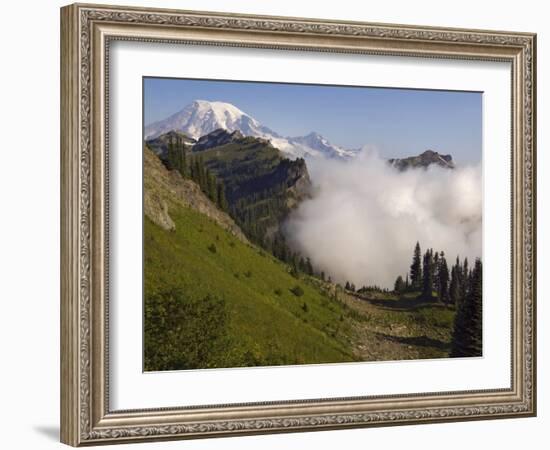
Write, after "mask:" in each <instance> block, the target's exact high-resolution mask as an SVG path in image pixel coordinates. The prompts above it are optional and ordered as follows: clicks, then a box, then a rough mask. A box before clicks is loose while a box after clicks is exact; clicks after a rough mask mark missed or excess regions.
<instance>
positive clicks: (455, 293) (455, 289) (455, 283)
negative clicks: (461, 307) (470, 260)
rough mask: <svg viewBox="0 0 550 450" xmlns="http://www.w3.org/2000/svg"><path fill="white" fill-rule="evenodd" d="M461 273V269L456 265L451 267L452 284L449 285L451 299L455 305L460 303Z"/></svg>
mask: <svg viewBox="0 0 550 450" xmlns="http://www.w3.org/2000/svg"><path fill="white" fill-rule="evenodd" d="M459 279H460V275H459V269H457V266H456V265H454V266H453V267H452V269H451V284H450V286H449V301H450V302H451V303H452V304H453V305H458V304H459V301H460V281H459Z"/></svg>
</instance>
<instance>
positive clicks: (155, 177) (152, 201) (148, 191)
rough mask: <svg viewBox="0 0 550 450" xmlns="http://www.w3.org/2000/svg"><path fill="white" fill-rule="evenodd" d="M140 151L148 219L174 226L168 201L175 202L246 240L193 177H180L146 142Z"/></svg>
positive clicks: (169, 228)
mask: <svg viewBox="0 0 550 450" xmlns="http://www.w3.org/2000/svg"><path fill="white" fill-rule="evenodd" d="M143 152H144V155H143V161H144V164H143V178H144V199H143V203H144V213H145V215H146V216H147V217H148V218H149V219H150V220H151V221H153V222H154V223H155V224H157V225H158V226H160V227H162V228H164V229H165V230H173V229H174V228H175V227H176V225H175V223H174V221H173V220H172V218H171V217H170V202H177V203H179V204H180V205H182V206H184V207H187V208H191V209H194V210H195V211H198V212H200V213H201V214H204V215H205V216H207V217H209V218H210V219H212V220H213V221H214V222H216V223H217V224H218V225H220V226H221V227H222V228H224V229H225V230H227V231H229V232H230V233H231V234H233V235H234V236H235V237H237V238H238V239H239V240H241V241H242V242H246V243H248V239H247V238H246V236H245V235H244V234H243V232H242V231H241V229H240V228H239V227H238V226H237V224H235V222H234V221H233V219H232V218H231V217H229V216H228V215H227V214H226V213H224V212H223V211H221V210H220V209H218V207H217V206H216V205H215V204H214V203H212V201H211V200H210V199H209V198H208V197H207V196H206V195H205V194H204V193H203V192H202V191H201V189H200V187H199V186H198V185H197V184H196V183H195V182H194V181H191V180H188V179H184V178H182V176H181V175H180V174H179V173H178V172H177V171H175V170H171V171H169V170H168V169H167V168H166V167H165V166H164V164H162V162H161V161H160V159H159V157H158V156H157V155H155V153H154V152H153V151H152V150H151V149H149V148H148V147H147V146H145V147H144V150H143Z"/></svg>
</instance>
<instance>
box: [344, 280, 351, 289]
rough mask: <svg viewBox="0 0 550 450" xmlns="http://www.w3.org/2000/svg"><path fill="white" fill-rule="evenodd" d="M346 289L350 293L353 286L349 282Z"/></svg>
mask: <svg viewBox="0 0 550 450" xmlns="http://www.w3.org/2000/svg"><path fill="white" fill-rule="evenodd" d="M345 289H346V291H349V290H350V289H351V284H350V283H349V281H346V287H345Z"/></svg>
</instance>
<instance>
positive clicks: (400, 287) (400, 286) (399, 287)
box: [393, 275, 405, 293]
mask: <svg viewBox="0 0 550 450" xmlns="http://www.w3.org/2000/svg"><path fill="white" fill-rule="evenodd" d="M393 290H394V291H395V292H397V293H401V292H403V291H404V290H405V282H404V281H403V277H402V276H401V275H399V276H398V277H397V279H396V280H395V284H394V286H393Z"/></svg>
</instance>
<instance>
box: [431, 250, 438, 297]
mask: <svg viewBox="0 0 550 450" xmlns="http://www.w3.org/2000/svg"><path fill="white" fill-rule="evenodd" d="M432 277H433V283H434V284H433V289H434V291H436V292H439V252H435V253H434V255H433V261H432Z"/></svg>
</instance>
